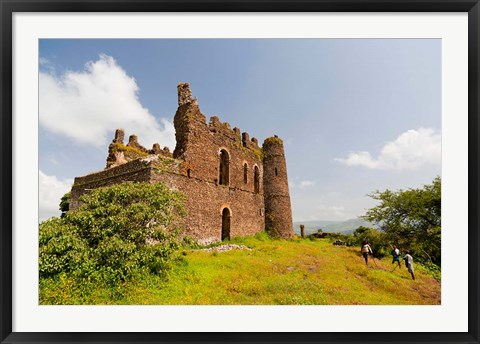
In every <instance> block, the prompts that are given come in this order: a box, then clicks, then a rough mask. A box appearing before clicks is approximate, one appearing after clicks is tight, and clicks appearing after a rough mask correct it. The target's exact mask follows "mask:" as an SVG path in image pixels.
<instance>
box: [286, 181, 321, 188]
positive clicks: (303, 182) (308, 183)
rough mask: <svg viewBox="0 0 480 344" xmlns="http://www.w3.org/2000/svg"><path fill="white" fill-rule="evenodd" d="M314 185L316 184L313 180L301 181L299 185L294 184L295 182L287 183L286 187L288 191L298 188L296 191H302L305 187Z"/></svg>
mask: <svg viewBox="0 0 480 344" xmlns="http://www.w3.org/2000/svg"><path fill="white" fill-rule="evenodd" d="M315 184H316V182H315V181H313V180H302V181H300V182H299V183H296V182H293V181H288V187H289V188H290V189H294V188H298V189H301V190H304V189H306V188H307V187H309V186H313V185H315Z"/></svg>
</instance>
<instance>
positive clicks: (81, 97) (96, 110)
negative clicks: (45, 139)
mask: <svg viewBox="0 0 480 344" xmlns="http://www.w3.org/2000/svg"><path fill="white" fill-rule="evenodd" d="M40 63H47V60H46V59H43V60H41V61H40ZM138 91H139V87H138V85H137V83H136V81H135V79H134V78H132V77H131V76H129V75H127V73H126V72H125V70H124V69H122V67H120V66H119V65H118V64H117V62H116V61H115V59H114V58H113V57H110V56H107V55H100V57H99V59H98V60H97V61H90V62H88V63H87V64H86V65H85V69H84V70H83V71H80V72H74V71H66V72H65V73H64V74H62V75H60V76H57V75H56V74H55V72H54V70H47V71H41V72H40V77H39V103H40V104H39V105H40V106H39V110H40V124H41V125H42V126H43V127H44V128H45V129H47V130H49V131H51V132H53V133H56V134H59V135H64V136H67V137H69V138H71V139H74V140H75V141H77V142H79V143H85V144H91V145H95V146H98V147H101V146H104V145H105V144H107V143H108V141H110V140H111V139H112V138H113V132H114V130H115V129H117V128H124V129H125V130H126V131H127V132H128V133H129V134H136V135H137V136H138V140H139V142H140V143H141V144H142V145H144V146H146V147H147V148H150V147H151V145H152V144H153V143H155V142H158V143H160V145H161V146H168V147H169V148H170V149H171V150H173V149H174V148H175V130H174V127H173V123H172V120H167V119H160V121H157V119H156V118H155V117H154V116H153V115H152V114H151V113H150V112H149V110H148V109H146V108H144V107H143V106H142V104H141V103H140V101H139V99H138ZM110 136H112V137H110Z"/></svg>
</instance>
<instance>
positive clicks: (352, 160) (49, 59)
mask: <svg viewBox="0 0 480 344" xmlns="http://www.w3.org/2000/svg"><path fill="white" fill-rule="evenodd" d="M39 57H40V59H39V61H40V64H39V71H40V73H39V91H40V92H39V95H40V101H39V102H40V104H39V109H40V111H39V122H40V132H39V161H40V162H39V164H40V172H39V173H40V196H39V197H40V218H41V219H45V218H48V217H50V216H53V215H58V211H57V208H58V202H59V197H60V196H61V195H63V193H64V192H65V191H66V190H68V189H69V188H70V187H71V183H72V181H73V178H74V177H75V176H81V175H85V174H88V173H90V172H95V171H98V170H101V169H103V168H104V166H105V161H106V157H107V147H108V144H109V143H110V141H111V139H112V138H113V132H114V130H115V129H116V128H119V127H122V128H124V129H125V130H126V134H127V135H130V134H137V135H138V138H139V142H140V143H142V144H144V145H145V146H150V145H151V144H152V143H153V142H157V141H158V142H159V143H160V145H161V146H162V147H163V146H165V145H168V146H170V148H171V150H173V148H174V131H173V126H172V123H171V121H172V119H173V115H174V114H175V110H176V106H177V96H176V85H177V83H179V82H189V83H190V86H191V89H192V92H193V94H194V95H195V96H197V97H198V100H199V104H200V108H201V109H202V111H203V112H204V113H205V114H206V115H207V117H210V116H212V115H217V116H219V118H220V120H221V121H226V122H229V123H230V124H231V125H232V127H233V126H237V127H239V128H240V129H241V130H242V131H246V132H248V133H249V134H250V136H251V137H252V136H255V137H257V138H258V139H259V142H263V140H264V139H265V138H266V137H268V136H271V135H273V134H276V135H278V136H280V137H281V138H283V140H284V142H285V153H286V157H287V168H288V177H289V184H290V193H291V200H292V209H293V216H294V220H295V221H307V220H347V219H350V218H354V217H357V216H359V215H362V214H363V213H364V211H365V209H367V208H369V207H371V206H373V205H374V204H375V203H374V202H373V201H372V200H371V199H370V198H369V197H368V196H367V194H368V193H371V192H372V191H374V190H377V189H378V190H384V189H386V188H389V189H394V190H396V189H399V188H409V187H420V186H421V185H422V184H426V183H429V182H431V181H432V180H433V178H434V177H435V176H437V175H441V40H439V39H391V40H390V39H194V40H190V39H168V40H165V39H163V40H120V39H118V40H99V39H97V40H79V39H76V40H52V39H49V40H41V41H40V49H39Z"/></svg>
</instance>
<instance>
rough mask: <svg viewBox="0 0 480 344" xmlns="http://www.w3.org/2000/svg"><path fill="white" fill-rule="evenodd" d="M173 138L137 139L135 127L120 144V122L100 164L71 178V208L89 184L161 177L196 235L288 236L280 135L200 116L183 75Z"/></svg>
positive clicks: (91, 186) (190, 231)
mask: <svg viewBox="0 0 480 344" xmlns="http://www.w3.org/2000/svg"><path fill="white" fill-rule="evenodd" d="M174 125H175V138H176V146H175V150H174V151H173V154H172V153H171V152H170V150H169V149H168V148H167V147H164V148H163V149H161V147H160V145H159V144H154V145H153V147H152V149H146V148H144V147H142V146H141V145H140V144H139V143H138V140H137V137H136V136H135V135H132V136H130V138H129V141H128V143H127V144H126V145H125V144H124V131H123V130H122V129H118V130H117V131H116V132H115V138H114V139H113V141H112V143H111V144H110V146H109V154H108V157H107V166H106V169H105V170H103V171H100V172H97V173H93V174H89V175H87V176H84V177H77V178H75V182H74V185H73V187H72V196H71V197H72V199H71V203H70V204H71V209H75V208H76V207H78V199H79V197H80V196H81V195H82V194H83V193H85V192H88V191H89V190H91V189H94V188H97V187H101V186H106V185H112V184H116V183H121V182H127V181H131V182H150V183H155V182H164V183H166V184H167V185H169V186H170V187H172V188H174V189H178V190H180V191H182V192H183V193H185V195H186V196H187V203H186V207H187V211H188V215H187V218H186V221H185V222H186V228H185V231H186V234H187V235H191V236H192V237H194V238H196V239H199V240H201V241H218V240H222V239H228V238H233V237H236V236H246V235H253V234H255V233H258V232H261V231H263V230H265V229H267V230H268V231H270V232H271V233H273V234H275V235H277V236H280V237H284V238H290V237H292V236H293V225H292V211H291V206H290V194H289V190H288V179H287V167H286V161H285V154H284V149H283V142H282V140H281V139H279V138H278V137H276V136H274V137H270V138H267V139H266V140H265V141H264V143H263V147H259V146H258V141H257V139H256V138H254V137H253V138H251V139H250V137H249V135H248V133H240V129H238V128H233V129H231V128H230V125H229V124H228V123H222V122H220V120H219V119H218V118H217V117H216V116H213V117H211V118H210V121H209V122H208V123H207V122H206V117H205V115H204V114H203V113H202V112H201V111H200V108H199V106H198V102H197V99H196V98H192V93H191V91H190V87H189V85H188V84H187V83H182V84H179V85H178V109H177V112H176V113H175V117H174Z"/></svg>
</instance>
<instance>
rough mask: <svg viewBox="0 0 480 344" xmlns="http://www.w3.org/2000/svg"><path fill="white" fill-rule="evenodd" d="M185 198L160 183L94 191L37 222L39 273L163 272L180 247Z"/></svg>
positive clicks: (113, 276)
mask: <svg viewBox="0 0 480 344" xmlns="http://www.w3.org/2000/svg"><path fill="white" fill-rule="evenodd" d="M184 199H185V198H184V196H183V194H181V193H180V192H178V191H172V190H170V189H169V188H168V187H167V186H166V185H164V184H161V183H156V184H148V183H123V184H118V185H114V186H109V187H103V188H98V189H95V190H93V191H92V192H91V193H89V194H87V195H84V196H82V197H81V198H80V204H81V205H80V207H79V208H78V209H76V210H75V211H69V212H67V213H66V214H65V216H64V217H63V218H61V219H55V218H54V219H51V220H48V221H45V222H42V223H41V224H40V257H39V258H40V276H41V277H46V276H52V275H56V274H59V273H61V272H65V273H72V274H73V275H75V276H78V277H89V278H101V279H104V280H107V281H111V282H116V281H124V280H126V279H128V278H129V277H131V276H133V275H135V274H136V273H139V272H140V271H141V270H143V271H144V272H145V271H148V272H150V273H154V274H160V273H162V272H163V271H165V270H166V269H167V267H168V263H169V262H170V261H171V259H172V256H173V253H174V251H175V250H176V249H177V248H178V240H177V237H178V234H179V230H180V228H181V225H182V217H183V216H184V215H185V210H184V205H183V204H184Z"/></svg>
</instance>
